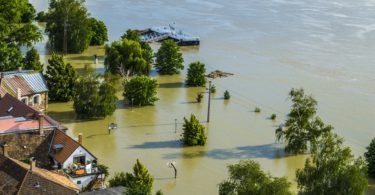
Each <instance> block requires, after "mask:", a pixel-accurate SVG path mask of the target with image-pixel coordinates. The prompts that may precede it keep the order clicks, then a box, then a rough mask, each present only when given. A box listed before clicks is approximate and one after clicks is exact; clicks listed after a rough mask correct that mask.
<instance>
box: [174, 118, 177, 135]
mask: <svg viewBox="0 0 375 195" xmlns="http://www.w3.org/2000/svg"><path fill="white" fill-rule="evenodd" d="M174 133H177V119H176V118H175V119H174Z"/></svg>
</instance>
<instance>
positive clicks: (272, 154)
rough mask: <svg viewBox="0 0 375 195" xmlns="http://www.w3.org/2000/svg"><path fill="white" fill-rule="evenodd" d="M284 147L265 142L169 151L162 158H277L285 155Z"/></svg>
mask: <svg viewBox="0 0 375 195" xmlns="http://www.w3.org/2000/svg"><path fill="white" fill-rule="evenodd" d="M287 156H288V155H287V154H286V153H285V152H284V147H283V145H281V144H265V145H257V146H242V147H236V148H233V149H214V150H210V151H198V152H193V153H192V152H190V153H189V152H187V153H171V154H166V155H164V156H163V158H164V159H176V158H183V159H192V158H199V157H208V158H212V159H217V160H227V159H249V158H268V159H278V158H283V157H287Z"/></svg>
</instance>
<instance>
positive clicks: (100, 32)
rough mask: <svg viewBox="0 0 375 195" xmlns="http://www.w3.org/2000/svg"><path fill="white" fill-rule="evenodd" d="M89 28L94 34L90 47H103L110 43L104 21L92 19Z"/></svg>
mask: <svg viewBox="0 0 375 195" xmlns="http://www.w3.org/2000/svg"><path fill="white" fill-rule="evenodd" d="M89 27H90V29H91V32H92V37H91V41H90V45H103V44H104V42H106V41H108V30H107V27H106V26H105V24H104V22H103V21H100V20H97V19H95V18H90V19H89Z"/></svg>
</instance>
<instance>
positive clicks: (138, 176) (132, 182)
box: [108, 159, 154, 195]
mask: <svg viewBox="0 0 375 195" xmlns="http://www.w3.org/2000/svg"><path fill="white" fill-rule="evenodd" d="M153 182H154V179H153V178H152V177H151V175H150V174H149V173H148V170H147V168H146V167H145V166H144V165H143V164H142V163H141V162H140V161H139V160H138V159H137V162H136V163H135V165H134V167H133V174H132V173H123V172H120V173H116V174H115V176H114V177H113V178H111V179H110V180H109V181H108V183H109V186H110V187H115V186H124V187H125V192H124V194H127V195H133V194H139V195H150V194H151V190H152V184H153Z"/></svg>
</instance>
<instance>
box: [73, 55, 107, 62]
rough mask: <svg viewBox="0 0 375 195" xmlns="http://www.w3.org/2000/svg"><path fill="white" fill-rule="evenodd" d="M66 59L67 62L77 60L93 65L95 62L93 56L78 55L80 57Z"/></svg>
mask: <svg viewBox="0 0 375 195" xmlns="http://www.w3.org/2000/svg"><path fill="white" fill-rule="evenodd" d="M99 57H100V56H99ZM66 59H67V60H79V61H92V62H93V63H94V61H95V57H94V55H92V56H84V55H80V56H68V57H67V58H66Z"/></svg>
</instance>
